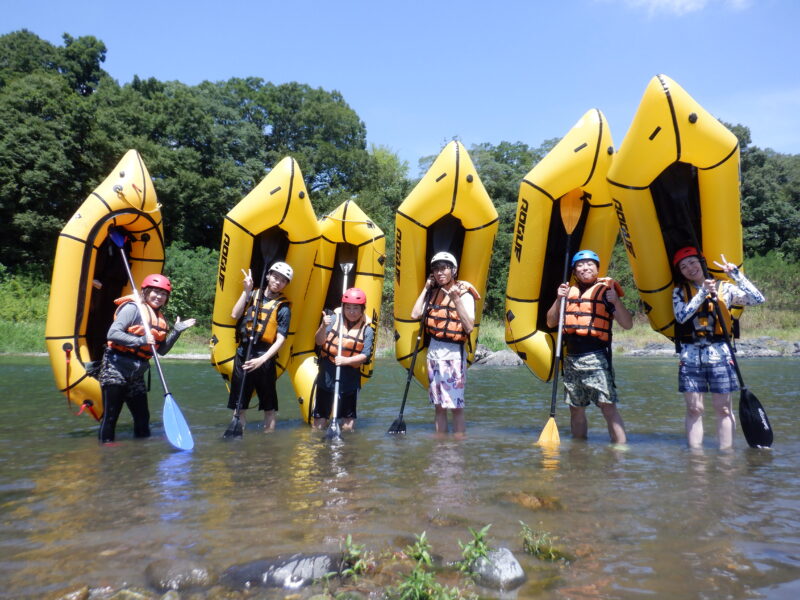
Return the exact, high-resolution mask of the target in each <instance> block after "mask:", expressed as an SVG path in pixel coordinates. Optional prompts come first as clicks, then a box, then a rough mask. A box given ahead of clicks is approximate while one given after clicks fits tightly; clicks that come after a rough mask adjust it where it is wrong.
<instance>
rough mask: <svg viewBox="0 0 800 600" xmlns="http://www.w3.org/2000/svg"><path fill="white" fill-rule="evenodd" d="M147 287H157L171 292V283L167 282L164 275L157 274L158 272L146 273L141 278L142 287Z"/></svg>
mask: <svg viewBox="0 0 800 600" xmlns="http://www.w3.org/2000/svg"><path fill="white" fill-rule="evenodd" d="M149 287H152V288H158V289H160V290H164V291H166V292H169V293H172V284H171V283H170V282H169V279H167V278H166V277H165V276H164V275H159V274H158V273H153V274H151V275H148V276H147V277H145V278H144V279H143V280H142V289H144V288H149Z"/></svg>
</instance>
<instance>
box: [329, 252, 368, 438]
mask: <svg viewBox="0 0 800 600" xmlns="http://www.w3.org/2000/svg"><path fill="white" fill-rule="evenodd" d="M352 267H353V265H352V264H351V263H342V265H341V269H342V273H343V275H344V276H343V277H342V297H344V295H345V293H346V292H347V275H348V273H350V269H351V268H352ZM341 306H342V307H341V309H339V310H340V313H339V323H338V325H339V344H338V346H339V348H338V351H337V354H336V356H337V357H339V356H341V355H342V333H343V332H342V328H343V327H344V303H342V305H341ZM365 309H366V307H365ZM341 374H342V367H341V365H338V364H337V365H336V376H335V378H334V383H333V410H332V411H331V427H332V428H333V427H334V423H336V419H337V418H338V416H339V415H338V413H339V379H340V377H341Z"/></svg>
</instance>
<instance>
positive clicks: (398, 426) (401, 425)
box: [387, 417, 406, 433]
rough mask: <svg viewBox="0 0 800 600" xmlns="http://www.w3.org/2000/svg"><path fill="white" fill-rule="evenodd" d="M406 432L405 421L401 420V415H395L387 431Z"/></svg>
mask: <svg viewBox="0 0 800 600" xmlns="http://www.w3.org/2000/svg"><path fill="white" fill-rule="evenodd" d="M405 432H406V422H405V421H404V420H403V417H397V418H396V419H395V420H394V422H393V423H392V425H391V426H390V427H389V431H387V433H405Z"/></svg>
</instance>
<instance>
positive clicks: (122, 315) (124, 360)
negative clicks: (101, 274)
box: [98, 274, 195, 443]
mask: <svg viewBox="0 0 800 600" xmlns="http://www.w3.org/2000/svg"><path fill="white" fill-rule="evenodd" d="M171 292H172V284H171V283H170V281H169V279H167V278H166V277H165V276H164V275H159V274H153V275H148V276H147V277H145V278H144V279H143V280H142V302H143V303H144V310H145V312H146V314H147V315H148V317H149V319H148V320H149V321H150V322H149V323H148V325H149V327H150V329H149V331H148V330H146V328H145V326H144V325H143V324H142V317H141V315H140V311H139V307H138V306H136V300H135V297H134V296H133V295H130V296H123V297H122V298H117V299H116V300H115V302H116V304H118V308H117V310H116V312H115V313H114V321H113V322H112V323H111V327H109V329H108V334H107V336H106V337H107V339H108V342H107V344H108V347H107V348H106V350H105V352H104V353H103V361H102V365H101V367H100V374H99V375H98V379H99V380H100V388H101V390H102V392H103V417H102V419H101V420H100V431H99V437H100V441H101V442H103V443H108V442H113V441H114V438H115V434H116V427H117V419H118V418H119V413H120V412H121V411H122V405H123V404H127V405H128V410H130V411H131V415H132V416H133V435H134V437H139V438H142V437H150V409H149V408H148V406H147V386H146V385H145V382H144V374H145V373H146V372H147V370H148V369H149V368H150V359H151V358H152V356H153V350H152V347H153V345H155V347H156V352H158V353H159V354H160V355H164V354H166V353H167V352H169V351H170V349H171V348H172V346H173V345H174V344H175V342H176V341H177V340H178V337H180V334H181V333H182V332H183V331H184V330H186V329H188V328H189V327H191V326H192V325H194V324H195V320H194V319H186V320H185V321H181V319H180V317H178V318H177V319H176V321H175V324H174V325H173V326H172V329H171V330H170V328H169V325H168V324H167V320H166V319H165V318H164V315H163V314H162V312H161V309H162V308H163V307H164V306H165V305H166V304H167V301H168V300H169V295H170V293H171Z"/></svg>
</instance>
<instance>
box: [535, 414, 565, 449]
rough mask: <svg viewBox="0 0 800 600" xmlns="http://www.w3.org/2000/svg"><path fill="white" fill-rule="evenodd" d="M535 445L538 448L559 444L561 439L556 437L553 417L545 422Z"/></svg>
mask: <svg viewBox="0 0 800 600" xmlns="http://www.w3.org/2000/svg"><path fill="white" fill-rule="evenodd" d="M536 443H537V444H539V445H540V446H558V445H559V444H560V443H561V438H560V437H559V435H558V425H556V420H555V419H554V418H553V417H550V418H549V419H548V420H547V424H546V425H545V426H544V429H542V433H541V435H540V436H539V440H538V441H537V442H536Z"/></svg>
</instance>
